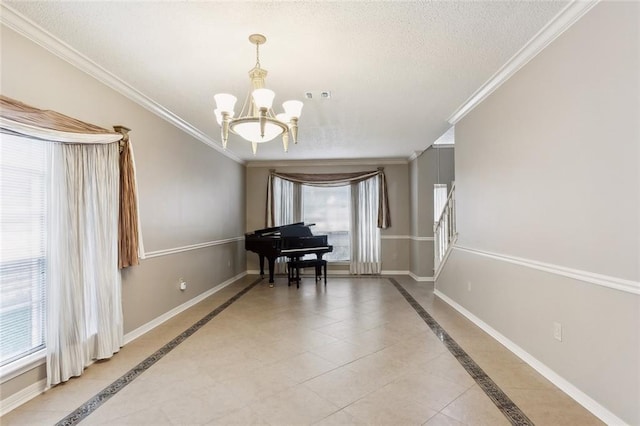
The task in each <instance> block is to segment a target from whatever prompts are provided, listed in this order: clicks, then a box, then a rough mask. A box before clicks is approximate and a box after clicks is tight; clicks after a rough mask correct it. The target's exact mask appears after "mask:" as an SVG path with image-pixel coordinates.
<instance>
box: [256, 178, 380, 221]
mask: <svg viewBox="0 0 640 426" xmlns="http://www.w3.org/2000/svg"><path fill="white" fill-rule="evenodd" d="M275 177H277V178H280V179H284V180H288V181H290V182H295V183H298V184H301V185H310V186H329V187H330V186H344V185H351V184H355V183H358V182H362V181H364V180H367V179H372V178H376V177H377V178H378V179H379V185H378V228H381V229H386V228H388V227H389V226H391V215H390V213H389V195H388V193H387V179H386V177H385V175H384V168H382V167H379V168H378V169H377V170H369V171H365V172H347V173H278V172H276V171H275V170H270V171H269V182H268V184H267V226H274V225H273V224H274V223H275V220H274V215H275V212H274V199H273V178H275Z"/></svg>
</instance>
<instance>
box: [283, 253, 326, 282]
mask: <svg viewBox="0 0 640 426" xmlns="http://www.w3.org/2000/svg"><path fill="white" fill-rule="evenodd" d="M311 267H313V268H314V269H315V272H316V281H318V280H320V277H321V276H322V275H324V285H327V261H326V260H324V259H293V260H289V261H288V262H287V270H288V271H289V285H291V281H295V282H296V287H297V288H300V268H311ZM294 271H295V276H294Z"/></svg>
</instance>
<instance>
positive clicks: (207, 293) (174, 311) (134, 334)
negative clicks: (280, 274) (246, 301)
mask: <svg viewBox="0 0 640 426" xmlns="http://www.w3.org/2000/svg"><path fill="white" fill-rule="evenodd" d="M245 275H247V273H246V272H242V273H240V274H238V275H236V276H235V277H232V278H229V279H228V280H226V281H224V282H223V283H222V284H218V285H217V286H215V287H213V288H212V289H209V290H207V291H205V292H204V293H201V294H199V295H198V296H196V297H194V298H193V299H191V300H189V301H187V302H185V303H183V304H182V305H180V306H176V307H175V308H173V309H172V310H170V311H168V312H166V313H164V314H162V315H160V316H159V317H157V318H155V319H154V320H152V321H149V322H148V323H146V324H144V325H142V326H140V327H138V328H136V329H135V330H133V331H130V332H129V333H127V334H125V335H124V339H123V340H124V344H125V345H126V344H127V343H129V342H131V341H133V340H134V339H137V338H138V337H140V336H142V335H143V334H145V333H146V332H148V331H151V330H152V329H154V328H156V327H157V326H159V325H160V324H162V323H163V322H165V321H167V320H169V319H170V318H173V317H174V316H176V315H178V314H179V313H181V312H183V311H185V310H187V309H189V308H190V307H192V306H193V305H195V304H197V303H199V302H201V301H203V300H204V299H206V298H207V297H209V296H211V295H212V294H214V293H216V292H218V291H220V290H222V289H223V288H225V287H226V286H228V285H229V284H231V283H233V282H235V281H237V280H239V279H240V278H242V277H244V276H245Z"/></svg>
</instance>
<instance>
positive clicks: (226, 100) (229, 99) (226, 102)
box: [213, 93, 238, 114]
mask: <svg viewBox="0 0 640 426" xmlns="http://www.w3.org/2000/svg"><path fill="white" fill-rule="evenodd" d="M213 99H215V100H216V106H217V107H218V109H219V110H220V112H221V113H222V112H228V113H230V114H232V113H233V109H234V108H235V106H236V101H237V100H238V99H237V98H236V97H235V96H233V95H230V94H228V93H218V94H217V95H215V96H214V97H213Z"/></svg>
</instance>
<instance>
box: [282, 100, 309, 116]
mask: <svg viewBox="0 0 640 426" xmlns="http://www.w3.org/2000/svg"><path fill="white" fill-rule="evenodd" d="M303 106H304V104H303V103H302V102H300V101H286V102H284V103H283V104H282V108H284V112H285V114H287V115H288V116H289V117H292V118H293V117H295V118H300V114H301V113H302V107H303Z"/></svg>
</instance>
